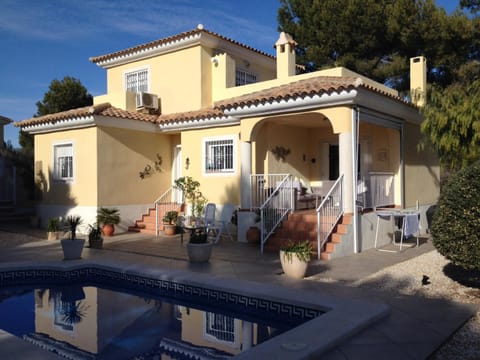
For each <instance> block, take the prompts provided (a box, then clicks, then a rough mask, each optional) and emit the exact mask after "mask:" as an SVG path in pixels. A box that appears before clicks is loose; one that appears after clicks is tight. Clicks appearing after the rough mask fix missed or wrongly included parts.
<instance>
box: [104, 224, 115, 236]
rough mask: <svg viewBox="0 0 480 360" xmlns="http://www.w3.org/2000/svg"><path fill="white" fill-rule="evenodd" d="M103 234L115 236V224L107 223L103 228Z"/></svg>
mask: <svg viewBox="0 0 480 360" xmlns="http://www.w3.org/2000/svg"><path fill="white" fill-rule="evenodd" d="M102 233H103V236H113V234H114V233H115V226H113V224H105V225H103V228H102Z"/></svg>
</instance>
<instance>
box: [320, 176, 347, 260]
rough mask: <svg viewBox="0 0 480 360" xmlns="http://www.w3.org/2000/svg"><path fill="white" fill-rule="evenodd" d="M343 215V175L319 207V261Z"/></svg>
mask: <svg viewBox="0 0 480 360" xmlns="http://www.w3.org/2000/svg"><path fill="white" fill-rule="evenodd" d="M343 213H344V209H343V174H342V175H341V176H340V177H339V178H338V179H337V181H335V183H334V184H333V186H332V187H331V189H330V190H329V191H328V193H327V195H325V197H324V198H323V200H322V202H321V203H320V205H319V206H318V207H317V247H318V250H317V253H318V258H319V259H320V253H321V249H322V246H323V245H324V244H325V243H326V242H327V239H328V237H329V236H330V235H331V233H332V232H333V229H334V228H335V226H336V225H337V223H338V221H339V220H340V218H341V217H342V215H343Z"/></svg>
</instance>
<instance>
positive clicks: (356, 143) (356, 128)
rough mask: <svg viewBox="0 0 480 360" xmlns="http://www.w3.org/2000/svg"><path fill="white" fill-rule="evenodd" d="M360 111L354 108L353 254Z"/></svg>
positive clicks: (355, 237) (356, 243)
mask: <svg viewBox="0 0 480 360" xmlns="http://www.w3.org/2000/svg"><path fill="white" fill-rule="evenodd" d="M359 118H360V111H359V110H358V107H356V106H354V107H353V108H352V160H353V161H352V170H353V171H352V180H353V181H352V186H353V191H352V197H353V252H354V253H355V254H356V253H358V207H357V187H358V178H357V167H358V131H359V126H358V123H359V121H360V120H359Z"/></svg>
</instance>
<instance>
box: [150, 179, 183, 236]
mask: <svg viewBox="0 0 480 360" xmlns="http://www.w3.org/2000/svg"><path fill="white" fill-rule="evenodd" d="M178 199H183V195H182V192H181V191H180V190H178V189H177V188H174V187H171V188H169V189H168V190H167V191H165V192H164V193H163V194H162V195H160V196H159V197H158V199H157V200H155V203H154V204H155V235H156V236H158V233H159V231H160V219H159V217H160V214H165V213H166V212H167V211H172V210H176V209H177V208H178V205H179V201H178ZM181 203H183V200H182V201H181Z"/></svg>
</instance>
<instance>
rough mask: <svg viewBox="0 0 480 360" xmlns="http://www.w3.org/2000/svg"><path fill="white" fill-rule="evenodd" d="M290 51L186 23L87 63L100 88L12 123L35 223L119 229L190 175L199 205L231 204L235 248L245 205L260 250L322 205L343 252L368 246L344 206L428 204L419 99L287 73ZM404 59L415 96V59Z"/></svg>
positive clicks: (336, 74) (360, 82)
mask: <svg viewBox="0 0 480 360" xmlns="http://www.w3.org/2000/svg"><path fill="white" fill-rule="evenodd" d="M295 46H296V43H295V41H294V40H293V39H292V38H291V37H290V36H289V35H288V34H285V33H282V34H281V35H280V37H279V39H278V41H277V42H276V44H275V48H276V57H274V56H271V55H268V54H266V53H264V52H262V51H259V50H257V49H254V48H252V47H249V46H247V45H244V44H241V43H239V42H237V41H235V40H232V39H229V38H226V37H224V36H222V35H219V34H216V33H214V32H211V31H208V30H206V29H204V28H203V26H200V25H199V26H198V27H197V28H196V29H194V30H192V31H187V32H184V33H181V34H178V35H174V36H170V37H167V38H163V39H160V40H156V41H152V42H149V43H146V44H142V45H138V46H135V47H132V48H128V49H124V50H120V51H117V52H114V53H110V54H106V55H102V56H96V57H92V58H91V59H90V61H92V62H93V63H94V64H96V65H97V66H100V67H102V68H103V69H105V70H106V75H107V94H105V95H101V96H96V97H95V99H94V105H93V106H91V107H85V108H80V109H75V110H70V111H65V112H61V113H57V114H51V115H46V116H42V117H38V118H32V119H27V120H24V121H21V122H19V123H16V126H19V127H21V128H22V129H23V130H24V131H27V132H29V133H31V134H34V135H35V173H36V176H37V184H38V186H39V187H40V188H41V192H42V199H41V201H40V202H39V204H38V212H39V215H40V216H41V217H42V219H43V221H46V219H48V218H49V217H53V216H65V215H66V214H67V213H75V214H79V215H81V216H82V217H83V218H84V219H86V222H87V223H88V222H94V219H95V214H96V210H97V208H98V207H100V206H109V207H110V206H114V207H117V208H119V209H120V211H121V217H122V223H121V226H123V228H124V229H126V228H127V227H128V226H130V225H133V224H134V223H135V221H136V220H137V219H139V218H141V215H142V214H144V213H146V212H147V211H148V209H149V208H152V207H153V204H154V203H155V201H156V200H158V201H157V204H158V203H162V201H168V202H170V201H175V200H176V198H175V194H174V192H169V189H170V188H171V187H172V183H173V180H174V179H176V178H178V177H180V176H192V177H193V178H195V179H196V180H198V181H199V182H200V183H201V191H202V193H203V194H204V195H205V196H206V198H207V199H208V200H209V201H210V202H214V203H216V204H217V206H218V207H219V208H221V206H222V204H225V203H232V204H235V205H236V206H237V207H238V208H239V209H241V211H239V213H238V215H239V216H238V219H239V223H238V239H239V240H240V241H243V240H244V238H245V235H244V233H245V231H246V228H248V226H249V225H250V223H251V222H252V221H253V220H252V218H253V217H252V216H251V211H250V210H255V209H261V211H260V212H261V219H262V220H261V224H262V225H261V228H262V233H263V234H262V239H263V240H262V243H261V248H262V249H263V247H264V246H266V245H268V237H269V236H270V235H271V234H273V233H275V231H276V230H275V229H276V227H277V225H278V224H280V223H281V222H282V221H283V220H285V218H286V216H288V214H290V213H291V212H292V211H294V210H295V209H297V208H300V207H308V208H317V207H319V206H320V205H321V203H323V204H322V206H324V207H325V206H326V207H328V208H329V209H330V210H329V211H333V212H334V213H335V219H334V221H335V222H337V221H338V220H339V219H341V218H342V217H343V216H346V215H350V216H351V217H352V218H353V220H354V221H352V224H351V225H350V227H353V231H351V235H349V236H347V238H346V240H345V241H344V246H343V250H342V254H347V253H354V252H357V251H361V250H362V249H366V248H369V247H372V246H373V240H372V239H373V236H372V235H373V233H374V229H373V230H372V226H370V225H371V223H372V221H374V219H372V218H368V216H367V217H365V215H364V216H362V214H361V213H360V211H359V207H358V206H357V205H361V206H362V208H373V207H375V206H395V207H401V208H409V207H415V206H417V207H419V208H420V209H426V208H427V207H428V206H429V205H430V204H432V203H434V202H435V201H436V200H437V196H438V192H439V183H438V179H439V165H438V161H437V159H436V157H435V156H434V155H433V154H431V153H428V152H427V151H422V152H419V150H418V149H417V143H418V141H419V139H420V123H421V121H422V117H421V116H420V114H419V111H418V105H421V104H417V105H415V104H412V103H410V102H409V101H407V100H405V99H404V98H402V97H400V96H399V94H398V93H397V91H395V90H393V89H391V88H388V87H386V86H384V85H382V84H379V83H377V82H375V81H373V80H371V79H368V78H366V77H364V76H361V75H359V74H357V73H354V72H352V71H350V70H348V69H345V68H341V67H337V68H332V69H326V70H321V71H316V72H312V73H305V74H298V70H299V68H298V67H297V66H296V63H295ZM411 65H412V69H411V83H412V84H411V87H412V91H415V92H417V94H419V96H415V97H414V98H415V99H418V100H419V101H420V102H422V101H423V99H424V93H425V87H426V80H425V79H426V60H425V59H424V58H423V57H418V58H414V59H412V60H411ZM337 180H338V181H337ZM294 189H296V190H298V191H294ZM329 190H331V192H330V193H328V191H329ZM162 194H163V197H162ZM325 199H327V200H328V199H329V200H328V201H324V200H325ZM317 210H318V209H317ZM312 211H315V209H314V210H312ZM257 212H258V211H257ZM367 215H368V214H367ZM157 216H158V215H157ZM369 224H370V225H369ZM316 229H317V228H316ZM318 229H320V226H319V227H318ZM157 230H158V229H157ZM322 231H323V230H322ZM328 231H330V230H328ZM310 236H312V237H317V236H318V235H315V234H314V235H312V234H305V237H310ZM322 244H323V240H322Z"/></svg>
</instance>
